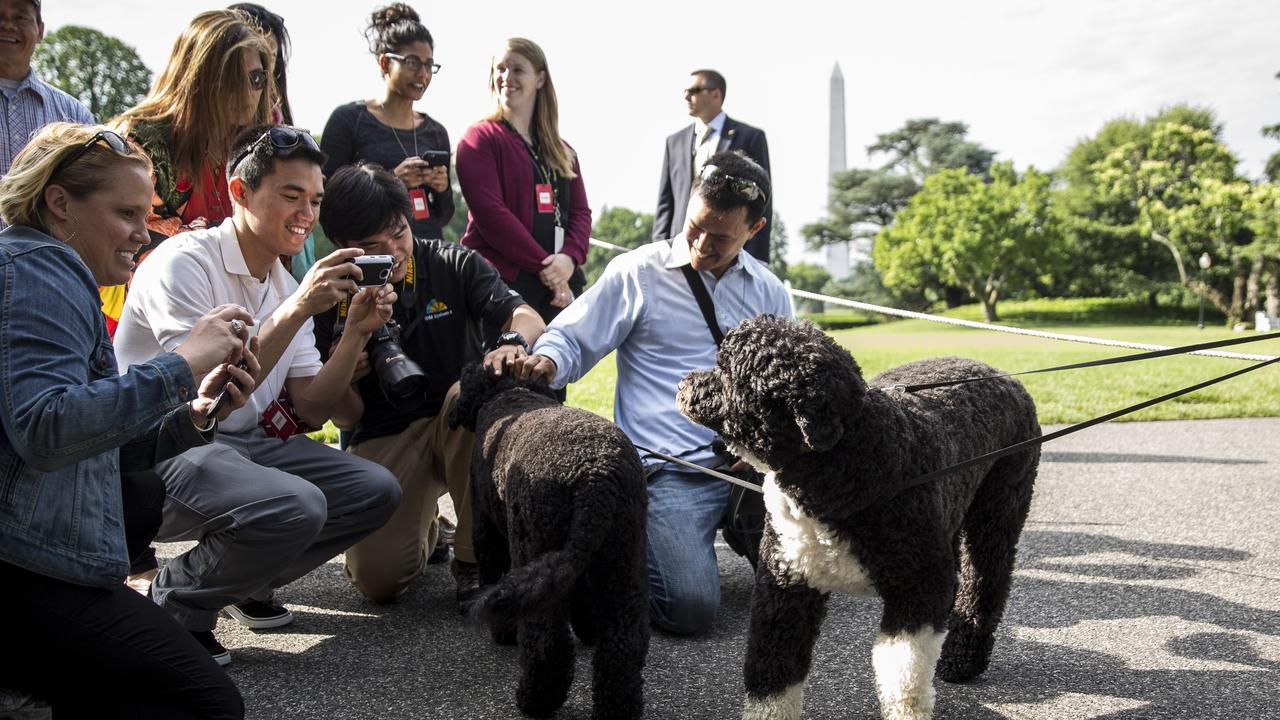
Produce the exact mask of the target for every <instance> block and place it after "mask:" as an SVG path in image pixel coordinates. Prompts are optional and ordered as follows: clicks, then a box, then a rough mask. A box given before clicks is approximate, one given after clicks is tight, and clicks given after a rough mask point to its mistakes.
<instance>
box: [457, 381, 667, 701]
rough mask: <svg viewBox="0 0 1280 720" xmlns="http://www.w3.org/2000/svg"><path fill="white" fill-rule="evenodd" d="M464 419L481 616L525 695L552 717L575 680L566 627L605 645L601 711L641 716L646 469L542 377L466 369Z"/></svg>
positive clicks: (597, 689) (616, 433)
mask: <svg viewBox="0 0 1280 720" xmlns="http://www.w3.org/2000/svg"><path fill="white" fill-rule="evenodd" d="M450 422H451V424H453V425H458V424H461V425H463V426H464V427H467V428H469V429H472V430H474V431H475V433H476V442H475V450H474V455H473V464H472V473H471V497H472V504H473V513H474V540H475V549H476V560H477V562H478V563H479V570H480V582H481V585H482V594H481V595H480V596H479V598H478V599H477V600H476V602H475V604H474V605H473V607H472V614H473V615H474V616H476V617H479V618H482V619H485V620H488V621H489V622H490V623H491V627H492V628H493V632H494V638H495V639H496V640H498V641H499V642H504V641H506V642H509V641H510V639H511V634H512V630H513V629H515V628H516V627H517V626H518V634H517V635H518V638H519V645H520V667H521V677H520V683H519V687H518V688H517V690H516V704H517V705H518V706H519V708H520V710H521V711H523V712H524V713H526V714H528V715H531V716H533V717H546V716H548V715H550V714H552V713H554V712H555V711H556V710H557V709H558V708H559V707H560V706H561V705H562V704H563V703H564V700H565V697H566V696H567V695H568V692H569V685H570V683H571V682H572V681H573V668H574V660H573V656H574V652H573V641H572V639H571V638H570V637H569V626H570V624H572V627H573V630H574V632H575V633H576V634H577V635H578V637H579V638H580V639H582V640H583V641H584V642H586V643H592V642H594V643H595V644H596V651H595V659H594V664H593V675H594V678H593V685H592V697H593V701H594V702H593V705H594V710H593V716H592V717H594V718H596V720H605V719H606V718H607V719H609V720H618V719H623V720H628V719H631V718H639V717H640V716H641V714H642V713H643V710H644V697H643V693H642V687H641V686H642V679H641V671H642V670H643V668H644V661H645V656H646V654H647V653H648V649H649V615H648V580H647V575H646V570H645V549H644V548H645V545H644V528H645V525H644V523H645V511H646V505H647V502H648V496H647V493H646V488H645V479H644V469H643V467H642V466H641V464H640V458H639V456H638V455H637V454H636V450H635V447H634V446H633V445H632V444H631V442H630V441H629V440H628V439H627V437H626V436H625V435H624V434H623V433H622V431H621V430H619V429H618V427H617V426H616V425H614V424H613V423H611V422H609V421H607V420H605V419H603V418H601V417H599V416H597V415H593V414H592V413H589V412H586V411H584V410H578V409H574V408H567V407H564V406H562V405H560V404H559V403H557V402H556V400H555V398H554V395H553V394H552V392H551V391H550V390H549V389H548V388H547V386H546V384H545V382H544V383H539V384H536V385H535V384H533V383H531V382H529V381H521V380H516V379H514V378H511V377H510V376H509V375H504V376H501V377H495V376H494V375H492V374H491V373H490V372H488V371H487V370H485V369H484V368H483V367H481V366H480V365H478V364H477V365H472V366H469V367H467V368H465V369H464V370H463V373H462V387H461V394H460V396H459V399H458V405H457V407H456V409H455V411H454V414H453V415H452V416H451V418H450Z"/></svg>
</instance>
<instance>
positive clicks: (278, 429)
mask: <svg viewBox="0 0 1280 720" xmlns="http://www.w3.org/2000/svg"><path fill="white" fill-rule="evenodd" d="M259 424H260V425H262V429H263V430H265V431H266V433H267V437H273V438H280V442H284V441H285V440H288V439H289V438H291V437H293V436H294V435H296V434H297V433H298V431H299V429H300V428H299V427H298V423H296V422H294V420H293V413H291V412H289V410H288V409H287V408H285V406H284V405H282V404H281V403H280V401H279V400H272V401H271V404H270V405H268V406H267V409H266V411H265V412H263V413H262V420H261V422H260V423H259Z"/></svg>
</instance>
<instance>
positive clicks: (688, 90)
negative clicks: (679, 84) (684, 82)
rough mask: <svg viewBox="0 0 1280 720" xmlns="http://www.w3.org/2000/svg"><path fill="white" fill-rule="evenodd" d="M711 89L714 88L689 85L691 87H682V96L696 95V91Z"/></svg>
mask: <svg viewBox="0 0 1280 720" xmlns="http://www.w3.org/2000/svg"><path fill="white" fill-rule="evenodd" d="M713 89H714V88H709V87H691V88H685V89H684V96H685V97H689V96H691V95H697V94H698V93H700V92H705V91H707V90H713Z"/></svg>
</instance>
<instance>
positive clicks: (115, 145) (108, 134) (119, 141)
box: [49, 130, 132, 177]
mask: <svg viewBox="0 0 1280 720" xmlns="http://www.w3.org/2000/svg"><path fill="white" fill-rule="evenodd" d="M99 142H104V143H106V144H107V147H109V148H111V151H112V152H114V153H115V154H117V155H119V156H120V157H131V156H132V153H130V152H129V143H128V142H126V141H125V139H124V138H122V137H120V135H118V134H117V133H114V132H112V131H110V130H99V131H98V132H96V133H94V135H93V137H91V138H89V139H88V140H86V141H85V143H84V144H83V145H81V146H80V147H78V148H76V149H75V152H73V153H71V154H70V155H68V156H66V157H65V158H63V160H62V162H60V163H58V166H57V167H55V168H54V169H53V172H52V173H51V174H50V175H49V177H53V176H54V175H57V174H58V173H60V172H62V171H63V170H65V169H66V168H67V166H68V165H70V164H71V163H73V162H75V161H77V160H79V159H80V158H82V157H84V154H85V153H87V152H89V148H92V147H93V146H94V145H96V144H98V143H99Z"/></svg>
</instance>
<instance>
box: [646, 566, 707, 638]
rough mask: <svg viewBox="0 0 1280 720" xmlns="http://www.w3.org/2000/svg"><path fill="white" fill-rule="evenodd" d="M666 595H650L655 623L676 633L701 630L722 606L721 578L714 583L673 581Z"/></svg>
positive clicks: (687, 633) (650, 606)
mask: <svg viewBox="0 0 1280 720" xmlns="http://www.w3.org/2000/svg"><path fill="white" fill-rule="evenodd" d="M665 590H666V592H665V596H664V597H660V596H659V593H657V592H654V593H651V594H650V596H649V617H650V619H651V620H652V622H653V624H654V626H655V627H658V628H659V629H661V630H665V631H667V632H669V633H673V634H676V635H693V634H695V633H700V632H702V631H704V630H706V629H707V628H709V627H711V624H712V623H714V622H715V619H716V611H717V610H718V609H719V608H720V579H719V578H718V577H717V578H716V581H715V582H714V583H704V584H693V583H679V582H677V583H673V584H669V585H667V587H666V588H665Z"/></svg>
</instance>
